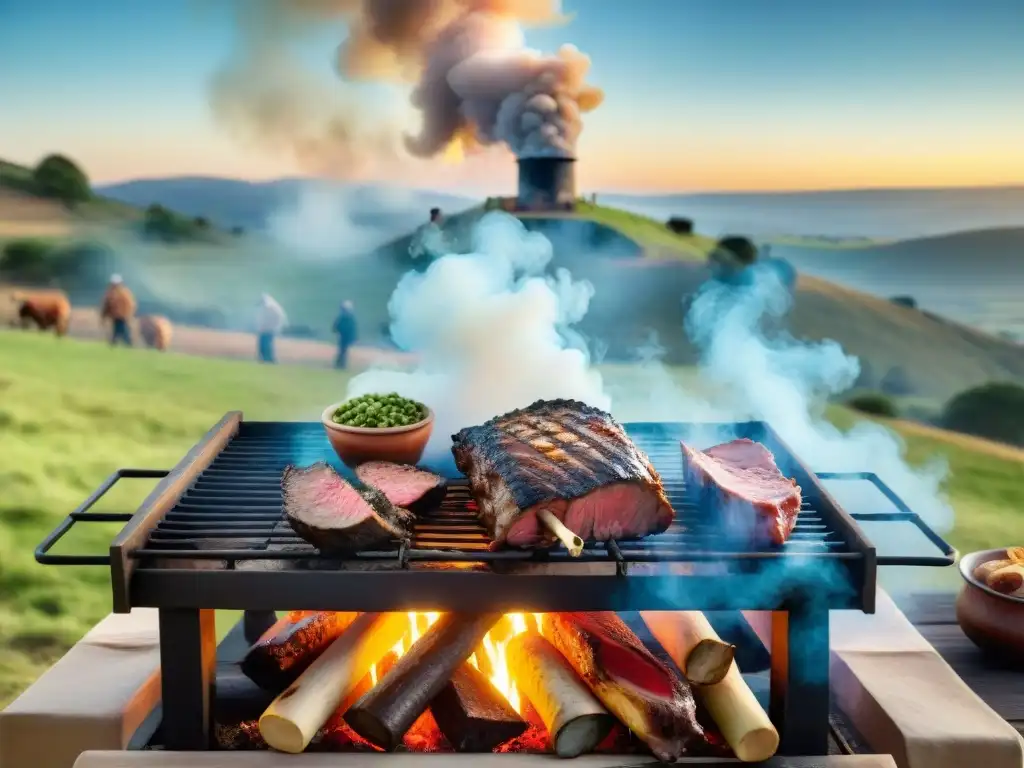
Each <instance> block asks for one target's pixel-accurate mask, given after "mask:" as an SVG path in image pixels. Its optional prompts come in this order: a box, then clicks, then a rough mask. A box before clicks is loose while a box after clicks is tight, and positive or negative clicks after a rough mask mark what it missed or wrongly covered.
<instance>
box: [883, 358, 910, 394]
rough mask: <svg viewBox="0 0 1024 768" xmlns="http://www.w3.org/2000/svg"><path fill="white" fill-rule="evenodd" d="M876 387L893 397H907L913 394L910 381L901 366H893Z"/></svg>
mask: <svg viewBox="0 0 1024 768" xmlns="http://www.w3.org/2000/svg"><path fill="white" fill-rule="evenodd" d="M878 387H879V389H881V390H882V392H884V393H885V394H887V395H895V396H896V397H900V396H902V395H909V394H912V393H913V392H914V385H913V384H912V383H911V381H910V375H909V374H908V373H907V371H906V369H905V368H904V367H903V366H901V365H894V366H893V367H892V368H890V369H889V370H888V371H886V373H885V376H883V377H882V380H881V381H880V382H878Z"/></svg>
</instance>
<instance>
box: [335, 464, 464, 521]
mask: <svg viewBox="0 0 1024 768" xmlns="http://www.w3.org/2000/svg"><path fill="white" fill-rule="evenodd" d="M355 472H356V477H358V478H359V479H360V480H361V481H362V482H363V483H365V484H366V485H369V486H371V487H373V488H376V489H377V490H379V491H380V492H381V493H383V494H384V495H385V496H387V497H388V501H390V502H391V503H392V504H394V505H395V506H396V507H402V508H403V509H408V510H411V511H418V510H420V509H427V508H429V507H432V506H436V505H438V504H440V503H441V502H442V501H444V493H445V487H446V486H445V479H444V478H443V477H441V476H440V475H435V474H434V473H433V472H427V471H426V470H423V469H417V468H416V467H412V466H409V465H408V464H395V463H393V462H390V461H368V462H366V463H365V464H360V465H359V466H358V467H356V469H355Z"/></svg>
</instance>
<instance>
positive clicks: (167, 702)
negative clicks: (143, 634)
mask: <svg viewBox="0 0 1024 768" xmlns="http://www.w3.org/2000/svg"><path fill="white" fill-rule="evenodd" d="M216 667H217V631H216V625H215V618H214V612H213V611H212V610H211V609H208V608H161V609H160V678H161V686H162V697H163V698H162V705H163V725H162V730H163V740H164V746H165V747H166V748H167V749H169V750H171V751H202V750H208V749H210V748H211V747H212V744H213V740H212V736H213V701H214V694H215V691H214V686H215V681H216Z"/></svg>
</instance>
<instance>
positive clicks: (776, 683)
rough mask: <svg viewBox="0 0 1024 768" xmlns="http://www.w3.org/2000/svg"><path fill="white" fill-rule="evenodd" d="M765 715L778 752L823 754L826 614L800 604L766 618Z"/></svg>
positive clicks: (826, 688) (826, 702) (826, 722)
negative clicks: (767, 684)
mask: <svg viewBox="0 0 1024 768" xmlns="http://www.w3.org/2000/svg"><path fill="white" fill-rule="evenodd" d="M771 646H772V647H771V652H772V667H771V699H770V706H769V714H770V715H771V718H772V722H774V723H775V727H776V728H778V729H779V738H780V741H779V754H781V755H788V756H801V755H802V756H824V755H827V754H828V737H829V719H828V716H829V703H830V702H829V680H828V678H829V650H828V647H829V635H828V610H823V609H820V608H811V607H809V606H806V605H801V606H794V609H793V610H791V611H789V612H788V613H784V612H781V611H777V612H775V613H773V614H772V627H771Z"/></svg>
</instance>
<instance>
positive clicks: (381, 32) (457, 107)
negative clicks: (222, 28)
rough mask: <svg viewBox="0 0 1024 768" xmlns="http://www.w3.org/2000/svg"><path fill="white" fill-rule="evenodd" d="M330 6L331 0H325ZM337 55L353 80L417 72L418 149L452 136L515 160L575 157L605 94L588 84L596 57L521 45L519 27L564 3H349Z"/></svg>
mask: <svg viewBox="0 0 1024 768" xmlns="http://www.w3.org/2000/svg"><path fill="white" fill-rule="evenodd" d="M323 4H325V5H330V3H323ZM337 5H338V6H339V7H344V11H345V15H346V17H347V18H348V22H349V37H348V39H347V40H346V41H345V43H344V44H343V45H342V47H341V49H340V54H339V70H340V72H341V73H342V76H343V77H345V78H346V79H352V80H364V79H365V80H378V79H387V78H393V77H397V78H403V79H413V80H414V81H415V82H416V86H415V88H414V90H413V92H412V103H413V105H414V106H415V107H416V108H417V109H418V110H419V111H420V113H421V115H422V120H423V122H422V127H421V130H420V132H419V134H418V135H416V136H409V137H406V148H407V149H408V150H409V152H410V153H411V154H413V155H416V156H419V157H432V156H435V155H438V154H440V153H442V152H444V151H445V149H447V148H448V147H449V146H451V145H452V144H453V143H461V144H463V145H469V146H473V145H474V144H483V145H490V144H498V143H503V144H505V145H507V146H508V147H509V148H510V149H511V150H512V152H513V153H514V154H515V155H516V156H517V157H573V156H575V151H576V142H577V140H578V138H579V135H580V132H581V130H582V128H583V121H582V115H583V113H585V112H589V111H590V110H593V109H596V108H597V107H598V106H599V105H600V104H601V102H602V100H603V99H604V94H603V92H602V91H601V90H600V89H598V88H595V87H593V86H590V85H587V84H586V82H585V80H586V76H587V73H588V72H589V70H590V59H589V57H587V56H586V55H585V54H583V53H582V52H580V51H579V50H578V49H577V48H576V47H575V46H572V45H563V46H562V47H561V48H560V49H559V51H558V52H557V53H555V54H541V53H538V52H536V51H531V50H529V49H527V48H526V47H525V40H524V38H523V30H522V25H524V24H538V23H551V22H556V21H558V20H559V19H561V18H562V17H561V7H560V3H559V2H558V0H362V2H358V1H357V0H349V1H348V2H339V3H337Z"/></svg>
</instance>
